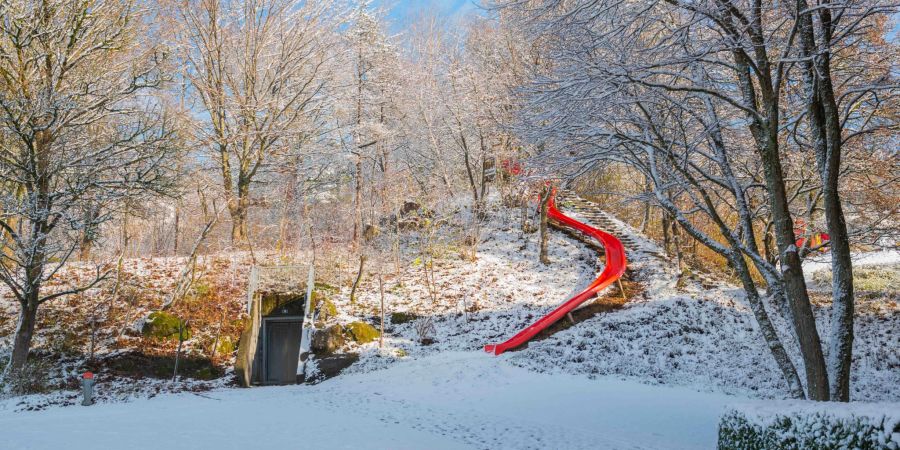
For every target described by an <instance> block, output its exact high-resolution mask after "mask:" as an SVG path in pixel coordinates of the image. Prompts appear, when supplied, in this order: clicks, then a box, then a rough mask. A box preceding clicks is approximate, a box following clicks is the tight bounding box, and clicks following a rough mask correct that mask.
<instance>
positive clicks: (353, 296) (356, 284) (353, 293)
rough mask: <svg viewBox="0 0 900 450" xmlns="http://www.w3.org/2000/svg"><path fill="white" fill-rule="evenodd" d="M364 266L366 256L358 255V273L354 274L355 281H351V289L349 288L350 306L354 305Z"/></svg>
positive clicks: (363, 254)
mask: <svg viewBox="0 0 900 450" xmlns="http://www.w3.org/2000/svg"><path fill="white" fill-rule="evenodd" d="M365 265H366V254H365V253H360V254H359V271H357V272H356V279H354V280H353V287H352V288H350V304H351V305H352V304H354V303H356V290H357V289H358V288H359V282H360V280H362V276H363V270H365Z"/></svg>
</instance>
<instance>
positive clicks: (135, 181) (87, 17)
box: [0, 0, 174, 373]
mask: <svg viewBox="0 0 900 450" xmlns="http://www.w3.org/2000/svg"><path fill="white" fill-rule="evenodd" d="M145 17H146V11H144V10H142V9H139V8H138V7H136V6H135V5H134V4H132V3H130V2H106V1H72V0H55V1H52V0H51V1H40V2H38V1H19V2H12V3H8V2H4V4H3V20H2V21H0V126H2V128H0V133H2V136H3V137H2V139H0V181H2V183H3V184H4V185H6V186H12V187H14V189H11V190H9V191H7V190H4V191H3V194H2V195H3V198H2V201H0V204H2V213H0V214H2V215H0V227H2V228H3V230H4V233H3V247H4V248H7V249H10V251H9V252H7V253H4V254H3V255H2V264H0V280H2V281H3V283H4V284H6V285H7V287H9V289H10V291H11V292H12V293H13V295H14V296H15V297H16V299H18V301H19V305H20V312H19V320H18V325H17V328H16V336H15V341H14V344H13V352H12V356H11V359H10V364H9V365H8V366H7V369H6V370H7V373H8V372H9V371H10V370H13V371H18V370H20V369H21V368H22V367H23V366H24V365H25V363H26V360H27V357H28V352H29V349H30V347H31V341H32V336H33V335H34V331H35V326H36V319H37V312H38V307H39V306H40V305H41V304H43V303H45V302H48V301H50V300H53V299H55V298H59V297H61V296H64V295H67V294H72V293H78V292H82V291H84V290H86V289H89V288H90V287H92V286H95V285H96V284H97V283H99V282H100V281H101V280H103V279H104V278H105V277H106V274H107V272H106V271H102V270H100V269H99V268H98V270H97V273H96V276H95V277H94V278H93V279H92V280H90V281H87V282H86V283H85V284H82V285H80V286H71V287H68V288H65V289H61V290H57V291H53V292H45V290H44V289H43V288H44V285H45V284H46V283H47V282H48V281H49V280H51V279H52V278H53V277H54V276H56V275H57V274H58V273H59V271H60V269H61V268H62V267H63V265H65V264H66V262H67V261H68V260H69V258H70V256H71V255H72V254H73V252H74V251H75V249H76V248H77V247H78V246H79V244H80V242H79V241H80V240H81V239H79V238H78V235H79V234H83V233H84V232H85V231H88V230H97V229H98V227H99V224H101V223H103V222H106V221H107V220H109V219H110V218H111V217H112V215H113V213H114V212H115V210H116V208H117V206H118V205H121V204H122V203H123V201H124V200H125V199H128V200H129V201H138V200H139V199H140V198H141V197H142V196H147V195H151V194H153V193H157V192H160V191H161V190H162V189H164V188H165V187H166V186H167V185H168V182H169V178H168V174H169V170H168V169H169V168H168V161H169V157H170V156H171V155H172V154H173V153H174V149H172V148H171V147H169V146H168V142H169V138H170V137H171V129H170V127H169V125H168V123H167V117H166V116H165V114H164V113H163V111H162V110H161V106H160V103H159V102H156V101H154V99H153V98H150V97H148V96H147V93H148V90H150V89H152V88H154V87H157V86H158V85H159V84H160V82H161V75H160V62H161V60H160V53H159V52H158V51H157V49H156V48H155V47H154V46H147V45H145V41H146V39H147V36H146V35H145V34H144V30H142V29H141V26H142V25H141V23H142V21H143V19H144V18H145ZM85 210H91V211H92V213H91V214H84V213H83V212H84V211H85Z"/></svg>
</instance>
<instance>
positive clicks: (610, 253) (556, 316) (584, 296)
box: [484, 195, 627, 355]
mask: <svg viewBox="0 0 900 450" xmlns="http://www.w3.org/2000/svg"><path fill="white" fill-rule="evenodd" d="M547 216H548V217H549V218H550V219H553V220H556V221H557V222H559V223H560V224H562V225H565V226H567V227H569V228H572V229H574V230H578V231H580V232H582V233H584V234H586V235H588V236H590V237H592V238H594V239H596V240H597V241H598V242H600V244H602V245H603V248H605V249H606V267H604V268H603V272H601V273H600V276H599V277H597V279H595V280H594V282H593V283H591V285H590V286H588V287H587V289H585V290H583V291H581V292H579V293H578V294H576V295H575V296H574V297H572V298H570V299H568V300H566V302H565V303H563V304H562V305H560V306H559V307H557V308H556V309H554V310H553V311H551V312H550V313H549V314H547V315H546V316H544V317H541V318H540V319H539V320H538V321H537V322H535V323H533V324H531V325H530V326H529V327H528V328H525V329H524V330H522V331H520V332H518V333H516V335H515V336H513V337H511V338H509V340H507V341H506V342H503V343H500V344H489V345H485V346H484V351H486V352H488V353H493V354H495V355H499V354H501V353H503V352H505V351H507V350H509V349H511V348H516V347H518V346H520V345H522V344H524V343H526V342H528V340H530V339H531V338H533V337H534V336H535V335H536V334H538V333H540V332H541V330H543V329H545V328H547V327H549V326H550V325H553V324H554V323H556V321H558V320H560V319H562V318H563V317H565V315H566V314H568V313H569V312H571V311H572V310H574V309H575V308H577V307H578V306H580V305H581V304H582V303H584V302H585V301H586V300H589V299H591V298H593V297H594V296H595V295H597V293H598V292H600V291H601V290H603V288H605V287H607V286H609V285H610V284H612V283H614V282H615V281H616V280H618V279H619V278H621V277H622V274H624V273H625V266H626V264H627V261H626V260H625V247H623V246H622V243H621V242H620V241H619V240H618V239H616V237H615V236H613V235H611V234H609V233H607V232H605V231H602V230H598V229H596V228H594V227H591V226H588V225H585V224H583V223H581V222H579V221H577V220H575V219H573V218H571V217H568V216H566V215H564V214H563V213H561V212H560V211H559V210H558V209H556V199H555V195H554V197H551V198H550V204H549V206H548V208H547Z"/></svg>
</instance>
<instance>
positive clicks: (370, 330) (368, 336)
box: [347, 322, 381, 344]
mask: <svg viewBox="0 0 900 450" xmlns="http://www.w3.org/2000/svg"><path fill="white" fill-rule="evenodd" d="M347 334H349V335H350V338H351V339H352V340H353V341H354V342H356V343H359V344H367V343H369V342H372V341H374V340H375V339H378V337H379V336H381V333H379V332H378V330H376V329H375V327H373V326H372V325H369V324H367V323H365V322H351V323H350V324H349V325H347Z"/></svg>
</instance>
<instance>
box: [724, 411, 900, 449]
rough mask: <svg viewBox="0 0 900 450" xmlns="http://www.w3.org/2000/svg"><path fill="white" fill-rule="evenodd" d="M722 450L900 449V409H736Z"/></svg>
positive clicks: (729, 414) (730, 414)
mask: <svg viewBox="0 0 900 450" xmlns="http://www.w3.org/2000/svg"><path fill="white" fill-rule="evenodd" d="M719 448H720V449H808V448H816V449H845V448H852V449H897V448H900V405H898V404H896V403H894V404H886V403H881V404H878V403H874V404H873V403H866V404H854V403H850V404H848V403H814V402H779V403H774V404H772V403H769V404H750V405H739V406H732V407H730V408H729V409H728V410H726V412H725V414H724V415H723V416H722V419H721V420H720V421H719Z"/></svg>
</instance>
